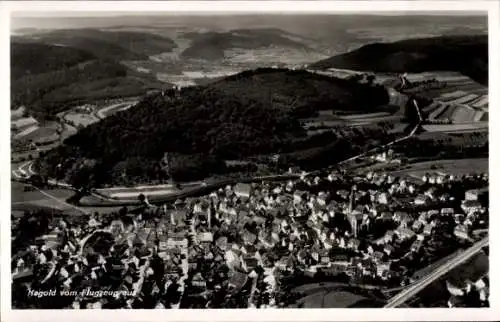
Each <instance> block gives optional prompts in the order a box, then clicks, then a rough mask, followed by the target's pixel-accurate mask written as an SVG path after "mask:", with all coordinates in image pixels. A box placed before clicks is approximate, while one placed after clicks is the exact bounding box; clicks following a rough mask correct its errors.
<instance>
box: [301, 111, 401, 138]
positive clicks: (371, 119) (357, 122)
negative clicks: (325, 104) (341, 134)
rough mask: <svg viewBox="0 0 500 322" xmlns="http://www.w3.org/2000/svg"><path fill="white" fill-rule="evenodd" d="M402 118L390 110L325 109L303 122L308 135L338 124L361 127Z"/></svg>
mask: <svg viewBox="0 0 500 322" xmlns="http://www.w3.org/2000/svg"><path fill="white" fill-rule="evenodd" d="M401 118H402V117H401V116H399V115H391V113H389V112H372V113H361V114H348V115H334V114H333V113H332V110H324V111H320V113H319V115H318V116H317V117H313V118H308V119H304V120H303V122H304V127H305V129H306V130H307V133H308V135H314V134H318V133H322V132H325V131H328V130H330V129H332V128H334V127H338V126H348V127H359V126H365V125H370V124H376V123H379V122H397V121H400V120H401Z"/></svg>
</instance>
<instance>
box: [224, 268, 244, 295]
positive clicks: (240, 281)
mask: <svg viewBox="0 0 500 322" xmlns="http://www.w3.org/2000/svg"><path fill="white" fill-rule="evenodd" d="M247 280H248V275H247V274H243V273H240V272H237V271H233V273H232V274H231V276H230V277H229V280H228V285H229V287H230V288H232V289H234V290H236V291H238V290H240V289H241V288H242V287H243V286H244V285H245V284H246V283H247Z"/></svg>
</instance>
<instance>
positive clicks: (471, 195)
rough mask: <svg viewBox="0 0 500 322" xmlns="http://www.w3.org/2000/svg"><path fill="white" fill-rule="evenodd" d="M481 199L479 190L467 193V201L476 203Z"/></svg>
mask: <svg viewBox="0 0 500 322" xmlns="http://www.w3.org/2000/svg"><path fill="white" fill-rule="evenodd" d="M478 198H479V191H478V190H477V189H474V190H467V191H466V192H465V200H470V201H476V200H478Z"/></svg>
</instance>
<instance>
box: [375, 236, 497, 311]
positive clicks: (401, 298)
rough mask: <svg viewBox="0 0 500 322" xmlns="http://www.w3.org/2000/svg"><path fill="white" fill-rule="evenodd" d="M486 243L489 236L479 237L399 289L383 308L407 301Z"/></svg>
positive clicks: (396, 305) (471, 255)
mask: <svg viewBox="0 0 500 322" xmlns="http://www.w3.org/2000/svg"><path fill="white" fill-rule="evenodd" d="M488 243H489V236H487V237H485V238H483V239H481V240H480V241H478V242H477V243H475V244H474V245H473V246H472V247H470V248H468V249H467V250H465V251H463V252H462V253H460V254H458V255H457V256H456V257H455V258H453V259H452V260H450V261H449V262H446V263H444V264H443V265H441V266H439V267H438V268H436V269H435V270H434V271H433V272H431V273H430V274H429V275H427V276H425V277H423V278H422V279H420V280H419V281H418V282H416V283H413V284H411V285H410V286H409V287H407V288H405V289H404V290H403V291H401V292H400V293H398V294H397V295H396V296H394V297H393V298H391V299H390V300H389V301H388V302H387V304H386V305H385V306H384V307H385V308H395V307H398V306H400V305H402V304H404V303H405V302H406V301H408V300H409V299H410V298H412V297H413V296H415V295H416V294H417V293H419V292H420V291H422V290H423V289H424V288H426V287H427V286H428V285H430V284H431V283H433V282H435V281H436V280H437V279H439V278H440V277H442V276H443V275H445V274H446V273H448V272H450V271H451V270H452V269H454V268H456V267H458V266H460V265H461V264H463V263H465V262H467V261H468V260H469V259H471V258H472V257H473V256H474V255H476V254H477V253H478V252H480V251H481V249H482V248H483V247H485V246H488Z"/></svg>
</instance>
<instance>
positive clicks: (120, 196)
mask: <svg viewBox="0 0 500 322" xmlns="http://www.w3.org/2000/svg"><path fill="white" fill-rule="evenodd" d="M200 184H201V183H197V182H193V183H189V184H184V185H181V188H195V187H198V186H200ZM179 191H180V190H179V189H177V188H176V187H175V186H173V185H171V184H164V185H157V186H138V187H131V188H128V187H113V188H104V189H97V192H98V193H99V194H100V195H103V196H106V197H108V198H112V199H117V200H136V199H137V198H138V196H139V195H140V194H141V193H142V194H144V195H146V196H148V197H149V196H151V197H153V198H154V197H157V198H158V197H163V196H169V195H171V194H174V193H178V192H179Z"/></svg>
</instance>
